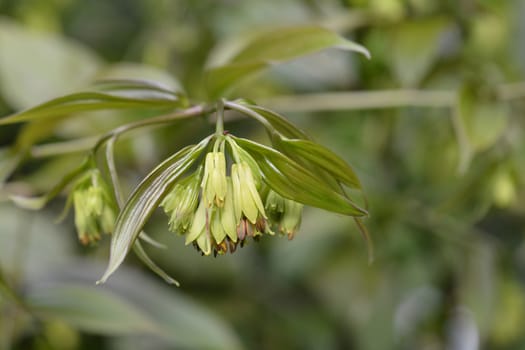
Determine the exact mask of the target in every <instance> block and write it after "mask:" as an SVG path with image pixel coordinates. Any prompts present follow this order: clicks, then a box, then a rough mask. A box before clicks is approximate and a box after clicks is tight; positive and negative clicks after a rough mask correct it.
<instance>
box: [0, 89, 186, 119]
mask: <svg viewBox="0 0 525 350" xmlns="http://www.w3.org/2000/svg"><path fill="white" fill-rule="evenodd" d="M97 88H98V89H99V90H101V91H97ZM187 103H188V101H187V100H186V98H184V97H183V96H182V95H181V94H179V93H176V92H173V91H169V90H161V88H159V87H158V86H157V85H153V84H151V83H149V82H139V81H113V80H111V81H109V82H99V83H98V84H96V85H95V87H94V89H93V90H92V91H86V92H77V93H73V94H69V95H65V96H62V97H58V98H55V99H53V100H51V101H48V102H45V103H42V104H40V105H38V106H36V107H33V108H30V109H27V110H25V111H22V112H20V113H17V114H14V115H11V116H8V117H6V118H2V119H0V125H5V124H12V123H19V122H24V121H30V120H42V119H47V118H50V117H57V116H61V115H67V114H72V113H78V112H86V111H98V110H106V109H145V108H147V109H152V108H157V109H173V108H179V107H184V106H186V105H187Z"/></svg>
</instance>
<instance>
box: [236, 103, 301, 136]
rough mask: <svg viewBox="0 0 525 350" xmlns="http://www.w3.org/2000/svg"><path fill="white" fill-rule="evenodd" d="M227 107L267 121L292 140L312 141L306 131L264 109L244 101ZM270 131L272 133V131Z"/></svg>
mask: <svg viewBox="0 0 525 350" xmlns="http://www.w3.org/2000/svg"><path fill="white" fill-rule="evenodd" d="M227 106H228V107H230V108H232V109H236V110H237V111H239V112H241V113H243V114H245V115H247V116H249V117H252V118H255V119H257V120H261V119H264V120H266V122H267V123H268V124H269V125H271V127H273V129H275V130H276V131H277V132H279V133H280V134H281V135H283V136H284V137H288V138H291V139H305V140H308V139H310V137H309V136H308V135H307V134H306V133H305V132H304V131H302V130H301V129H299V128H298V127H296V126H295V125H293V124H292V123H290V122H289V121H288V120H287V119H286V118H285V117H283V116H282V115H279V114H277V113H275V112H274V111H271V110H269V109H266V108H264V107H261V106H257V105H254V104H250V103H246V102H244V101H239V102H238V103H235V102H228V103H227ZM265 125H266V124H265ZM268 131H269V132H270V133H271V132H272V130H268Z"/></svg>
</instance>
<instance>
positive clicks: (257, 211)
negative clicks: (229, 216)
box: [231, 162, 266, 224]
mask: <svg viewBox="0 0 525 350" xmlns="http://www.w3.org/2000/svg"><path fill="white" fill-rule="evenodd" d="M231 177H232V187H233V204H234V213H235V219H236V220H235V221H236V222H238V223H239V220H241V218H242V217H243V216H244V217H246V218H247V219H248V221H249V222H250V223H252V224H255V223H256V222H257V218H258V217H259V216H261V217H263V218H266V213H265V211H264V206H263V203H262V200H261V197H260V195H259V192H258V191H257V188H256V184H255V180H254V178H253V175H252V171H251V169H250V166H249V165H248V163H246V162H240V163H235V164H233V165H232V167H231Z"/></svg>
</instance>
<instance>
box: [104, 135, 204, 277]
mask: <svg viewBox="0 0 525 350" xmlns="http://www.w3.org/2000/svg"><path fill="white" fill-rule="evenodd" d="M209 140H210V138H206V139H204V140H203V141H202V142H201V143H199V144H198V145H193V146H188V147H185V148H183V149H182V150H180V151H179V152H177V153H176V154H175V155H173V156H171V157H170V158H168V159H166V160H165V161H164V162H162V163H161V164H160V165H159V166H157V167H156V168H155V169H154V170H153V171H152V172H150V173H149V174H148V175H147V176H146V177H145V178H144V180H142V182H141V183H140V184H139V185H138V186H137V187H136V188H135V190H134V191H133V193H132V194H131V195H130V197H129V199H128V201H127V202H126V204H125V205H124V208H123V209H122V211H121V212H120V214H119V216H118V217H117V222H116V224H115V232H114V233H113V236H112V237H111V247H110V248H111V250H110V257H109V265H108V267H107V269H106V272H105V273H104V275H103V276H102V278H101V279H100V281H99V283H104V282H105V281H106V280H107V279H108V277H109V276H110V275H111V274H113V272H115V270H116V269H117V268H118V267H119V266H120V264H122V262H123V261H124V259H125V257H126V255H127V254H128V252H129V250H130V249H131V248H132V246H133V244H134V242H135V240H136V238H137V236H138V235H139V233H140V232H141V230H142V228H143V227H144V225H145V223H146V221H147V220H148V219H149V217H150V216H151V214H152V213H153V211H154V210H155V209H156V208H157V207H158V205H159V204H160V202H161V201H162V199H163V198H164V197H165V195H166V194H167V190H168V189H169V188H170V187H171V186H172V185H173V183H175V182H176V181H177V180H179V179H180V178H181V176H182V175H183V174H184V173H185V172H186V171H187V170H188V169H189V168H190V167H191V166H192V164H193V163H194V161H195V160H196V159H197V158H198V157H199V155H200V154H201V152H202V150H203V149H204V148H205V147H206V145H207V144H208V142H209Z"/></svg>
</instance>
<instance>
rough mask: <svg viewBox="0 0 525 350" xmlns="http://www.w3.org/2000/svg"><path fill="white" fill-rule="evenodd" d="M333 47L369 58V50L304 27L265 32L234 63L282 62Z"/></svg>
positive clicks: (337, 35) (322, 31)
mask: <svg viewBox="0 0 525 350" xmlns="http://www.w3.org/2000/svg"><path fill="white" fill-rule="evenodd" d="M330 47H336V48H340V49H343V50H349V51H356V52H359V53H361V54H363V55H365V56H366V57H367V58H369V57H370V53H369V52H368V50H367V49H366V48H364V47H363V46H361V45H359V44H356V43H354V42H352V41H349V40H347V39H345V38H343V37H342V36H340V35H339V34H337V33H335V32H333V31H331V30H329V29H326V28H323V27H318V26H309V25H305V26H294V27H288V28H275V29H272V30H271V31H268V32H266V33H263V34H262V35H259V36H258V37H256V38H255V39H254V40H252V41H251V42H250V43H249V44H248V45H246V46H245V47H244V48H243V49H242V50H241V51H240V52H239V53H237V54H236V55H235V56H234V57H233V58H232V59H231V62H233V63H239V62H251V61H259V60H260V61H266V62H282V61H288V60H292V59H294V58H297V57H300V56H304V55H307V54H310V53H313V52H317V51H320V50H323V49H327V48H330Z"/></svg>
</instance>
